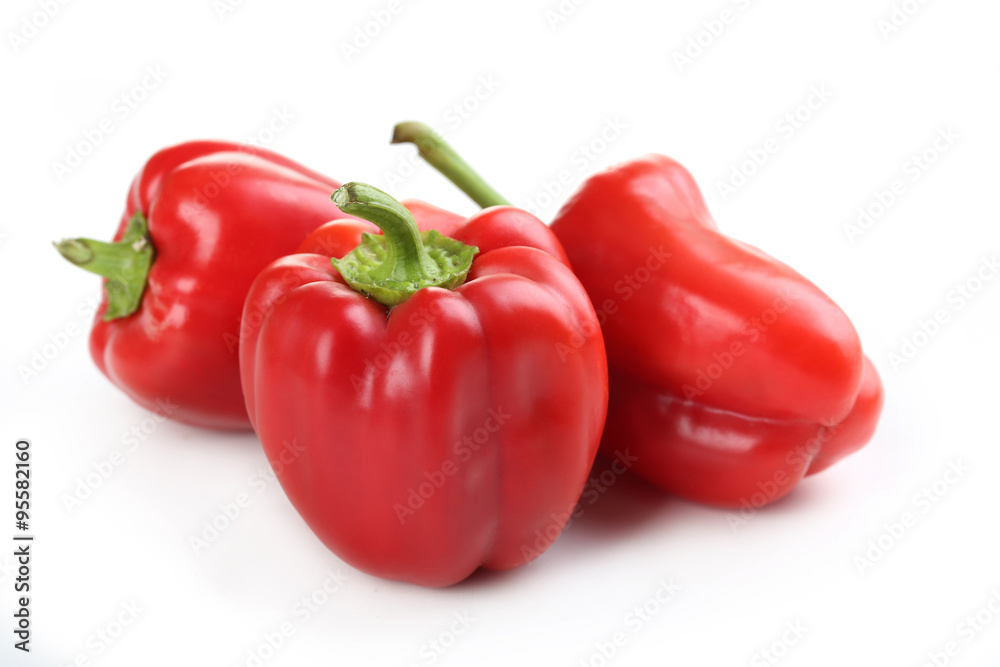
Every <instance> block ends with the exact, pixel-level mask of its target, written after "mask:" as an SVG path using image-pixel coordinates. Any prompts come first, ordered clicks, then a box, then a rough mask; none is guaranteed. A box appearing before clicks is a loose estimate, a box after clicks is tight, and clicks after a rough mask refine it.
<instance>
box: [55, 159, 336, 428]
mask: <svg viewBox="0 0 1000 667" xmlns="http://www.w3.org/2000/svg"><path fill="white" fill-rule="evenodd" d="M337 187H339V184H338V183H336V182H335V181H333V180H331V179H329V178H327V177H325V176H323V175H321V174H318V173H316V172H314V171H312V170H310V169H306V168H305V167H303V166H301V165H299V164H297V163H295V162H293V161H292V160H289V159H288V158H285V157H282V156H281V155H278V154H277V153H273V152H271V151H268V150H264V149H261V148H255V147H253V146H247V145H242V144H236V143H231V142H225V141H195V142H189V143H184V144H179V145H177V146H173V147H170V148H166V149H164V150H161V151H160V152H158V153H156V154H155V155H154V156H153V157H151V158H150V159H149V161H148V162H147V163H146V164H145V166H144V167H143V168H142V170H141V171H140V172H139V174H138V175H137V176H136V177H135V180H134V181H133V182H132V186H131V188H130V190H129V194H128V201H127V203H126V205H125V212H124V215H123V216H122V219H121V224H120V225H119V227H118V231H117V232H116V233H115V237H114V238H115V243H104V242H100V241H94V240H91V239H67V240H64V241H61V242H59V243H58V244H57V245H56V247H57V249H58V250H59V252H60V253H62V255H63V256H64V257H66V259H68V260H69V261H71V262H73V263H74V264H76V265H78V266H80V267H81V268H84V269H86V270H88V271H91V272H93V273H97V274H99V275H101V276H103V277H104V278H105V281H104V295H103V296H104V298H103V299H102V301H101V304H100V307H99V309H98V311H97V315H96V317H95V319H94V326H93V329H92V330H91V333H90V353H91V355H92V356H93V358H94V362H95V363H96V364H97V367H98V368H100V370H101V372H103V373H104V374H105V375H106V376H107V377H108V379H110V380H111V381H112V382H113V383H114V384H115V385H117V386H118V387H119V388H120V389H122V391H124V392H125V393H126V394H128V395H129V396H130V397H131V398H132V399H134V400H135V401H136V402H137V403H138V404H140V405H142V406H144V407H146V408H149V409H151V410H153V409H157V405H158V403H160V402H163V403H166V404H168V405H170V406H172V407H171V411H170V412H169V414H168V415H167V416H169V417H172V418H174V419H177V420H179V421H183V422H187V423H190V424H196V425H198V426H208V427H213V428H222V429H243V428H249V427H250V424H249V421H248V420H247V414H246V407H245V405H244V402H243V393H242V391H241V389H240V377H239V356H238V348H239V342H240V315H241V313H242V310H243V302H244V300H245V298H246V293H247V290H248V289H249V288H250V284H251V283H252V282H253V279H254V278H255V277H256V276H257V274H258V273H259V272H260V270H261V269H263V268H264V266H266V265H267V264H268V262H270V261H272V260H274V259H275V258H277V257H281V256H282V255H286V254H288V253H290V252H292V251H294V250H295V248H296V247H297V246H298V245H299V244H300V243H301V242H302V239H303V238H305V237H306V235H307V234H309V233H310V232H311V231H313V230H314V229H315V228H316V227H318V226H319V225H321V224H322V223H324V222H326V221H328V220H330V219H332V218H338V217H342V216H343V214H342V213H341V212H340V210H339V209H338V208H337V207H336V206H334V205H333V204H332V203H331V202H330V200H329V193H330V191H331V190H333V189H336V188H337Z"/></svg>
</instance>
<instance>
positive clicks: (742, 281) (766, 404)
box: [394, 123, 882, 507]
mask: <svg viewBox="0 0 1000 667" xmlns="http://www.w3.org/2000/svg"><path fill="white" fill-rule="evenodd" d="M394 141H412V142H414V143H417V145H418V147H419V148H420V152H421V154H422V155H423V156H424V157H425V158H426V159H428V161H430V162H431V163H432V164H434V166H436V167H438V168H439V170H441V171H442V172H443V173H444V174H445V175H446V176H448V177H449V178H451V179H452V180H453V181H454V182H455V183H456V185H458V186H459V187H461V188H462V189H463V190H465V191H466V192H467V193H468V194H469V195H470V196H471V197H472V198H473V199H474V200H475V201H476V202H477V203H479V204H480V205H482V206H491V205H495V204H501V203H504V200H503V198H502V197H499V196H498V195H493V194H490V192H492V191H489V192H487V191H484V189H483V185H482V184H481V183H479V182H478V178H477V177H476V175H475V174H474V172H469V171H468V170H466V169H464V168H463V167H461V166H460V167H458V168H456V167H455V164H454V158H453V157H451V153H452V151H451V149H450V147H448V146H447V145H446V144H444V142H442V141H441V140H440V139H438V138H435V137H434V135H433V132H432V131H431V130H429V128H426V126H421V125H419V124H414V123H403V124H400V125H399V126H397V131H396V137H395V139H394ZM442 156H444V158H442ZM552 230H553V231H554V232H555V233H556V235H557V236H558V237H559V240H560V241H561V242H562V244H563V247H564V248H565V250H566V254H567V255H568V256H569V258H570V262H571V264H572V266H573V270H574V271H575V272H576V274H577V276H578V277H579V278H580V282H581V283H582V284H583V285H584V287H585V288H586V289H587V293H588V294H589V296H590V298H591V300H592V302H593V304H594V306H595V308H596V311H597V313H598V316H599V318H600V320H601V323H602V330H603V333H604V337H605V343H606V346H607V351H608V366H609V373H610V377H611V385H610V398H609V406H608V420H607V425H606V427H605V431H604V436H603V440H602V445H601V451H602V452H603V453H604V454H606V455H609V456H613V455H614V453H615V452H616V451H620V450H622V449H624V448H628V449H630V451H631V453H632V454H633V455H634V456H635V457H636V461H635V463H634V464H633V466H632V467H631V469H632V470H633V471H634V472H636V473H637V474H639V475H640V476H642V477H644V478H646V479H648V480H650V481H652V482H653V483H655V484H657V485H659V486H660V487H662V488H664V489H666V490H668V491H671V492H673V493H676V494H678V495H681V496H683V497H686V498H690V499H692V500H697V501H699V502H704V503H709V504H714V505H721V506H729V507H759V506H761V505H764V504H766V503H769V502H772V501H774V500H776V499H778V498H780V497H782V496H784V495H785V494H787V493H788V492H789V491H791V490H792V489H793V488H794V487H795V486H796V485H797V484H798V483H799V481H800V480H801V479H802V477H803V476H804V475H809V474H814V473H816V472H819V471H820V470H823V469H825V468H826V467H828V466H830V465H831V464H833V463H835V462H836V461H837V460H839V459H840V458H842V457H844V456H846V455H847V454H849V453H851V452H853V451H855V450H856V449H858V448H860V447H861V446H862V445H864V444H865V443H866V442H867V441H868V440H869V439H870V438H871V436H872V434H873V433H874V430H875V426H876V424H877V422H878V417H879V414H880V412H881V408H882V385H881V382H880V380H879V377H878V373H877V372H876V371H875V368H874V366H873V365H872V364H871V362H870V361H869V360H868V359H867V358H866V357H865V356H864V354H863V353H862V350H861V342H860V340H859V339H858V335H857V332H856V331H855V329H854V327H853V326H852V324H851V322H850V320H849V319H848V318H847V316H846V315H845V314H844V312H843V311H842V310H841V309H840V308H838V307H837V305H836V304H834V303H833V301H832V300H830V298H829V297H827V296H826V295H825V294H824V293H823V292H822V291H820V290H819V288H817V287H816V286H815V285H813V284H812V283H811V282H809V281H808V280H806V279H805V278H804V277H802V276H801V275H800V274H799V273H797V272H795V271H794V270H792V269H791V268H789V267H788V266H786V265H785V264H782V263H781V262H778V261H777V260H775V259H773V258H771V257H769V256H767V255H766V254H764V253H763V252H761V251H759V250H757V249H756V248H753V247H751V246H749V245H746V244H744V243H741V242H739V241H736V240H733V239H731V238H729V237H726V236H724V235H723V234H721V233H720V232H719V231H718V229H717V228H716V225H715V222H714V221H713V220H712V217H711V216H710V215H709V213H708V210H707V209H706V207H705V202H704V200H703V199H702V196H701V193H700V192H699V190H698V187H697V185H696V184H695V182H694V180H693V179H692V178H691V175H690V174H689V173H688V172H687V171H686V170H685V169H684V168H683V167H682V166H681V165H680V164H678V163H677V162H675V161H673V160H671V159H669V158H667V157H663V156H660V155H651V156H648V157H645V158H641V159H638V160H634V161H632V162H627V163H625V164H622V165H619V166H617V167H615V168H612V169H610V170H608V171H605V172H603V173H600V174H597V175H595V176H592V177H591V178H589V179H588V180H587V181H586V182H585V183H584V185H583V186H582V187H581V188H580V190H579V191H578V192H577V193H576V194H575V195H574V196H573V197H572V198H571V199H570V201H569V202H568V203H567V204H566V205H565V206H564V207H563V209H562V210H561V211H559V213H558V215H557V216H556V218H555V220H554V221H553V222H552Z"/></svg>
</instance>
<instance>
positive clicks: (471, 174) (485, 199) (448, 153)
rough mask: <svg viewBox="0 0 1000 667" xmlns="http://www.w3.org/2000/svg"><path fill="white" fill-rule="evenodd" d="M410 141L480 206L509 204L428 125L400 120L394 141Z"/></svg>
mask: <svg viewBox="0 0 1000 667" xmlns="http://www.w3.org/2000/svg"><path fill="white" fill-rule="evenodd" d="M407 142H408V143H413V144H416V145H417V150H419V151H420V157H422V158H423V159H425V160H427V162H429V163H430V164H431V166H432V167H434V168H435V169H437V170H438V171H439V172H441V173H442V174H444V176H445V177H446V178H447V179H448V180H449V181H451V182H452V183H454V184H455V185H457V186H458V188H459V189H460V190H461V191H462V192H464V193H465V194H467V195H469V197H471V198H472V201H474V202H476V203H477V204H479V205H480V206H481V207H483V208H487V207H489V206H503V205H510V202H509V201H507V200H506V199H505V198H504V196H503V195H501V194H500V193H499V192H497V191H496V190H494V189H493V188H492V186H490V184H489V183H487V182H486V181H485V180H484V179H483V177H482V176H480V175H479V174H477V173H476V171H475V170H474V169H473V168H472V167H471V166H469V163H468V162H466V161H465V160H463V159H462V157H461V156H460V155H459V154H458V153H456V152H455V149H454V148H452V147H451V146H449V145H448V142H446V141H445V140H444V139H442V138H441V136H440V135H439V134H438V133H437V132H435V131H434V130H433V129H432V128H431V127H430V126H429V125H427V124H425V123H420V122H417V121H412V120H411V121H406V122H403V123H399V124H397V125H396V127H395V128H393V131H392V143H394V144H401V143H407Z"/></svg>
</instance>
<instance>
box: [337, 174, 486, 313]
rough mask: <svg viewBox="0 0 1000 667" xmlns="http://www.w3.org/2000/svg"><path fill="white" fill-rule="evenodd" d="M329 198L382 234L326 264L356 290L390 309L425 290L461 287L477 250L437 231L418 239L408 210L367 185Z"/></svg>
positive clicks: (365, 237) (370, 236)
mask: <svg viewBox="0 0 1000 667" xmlns="http://www.w3.org/2000/svg"><path fill="white" fill-rule="evenodd" d="M331 198H332V199H333V203H334V204H336V205H337V206H338V207H339V208H340V210H341V211H343V212H344V213H347V214H348V215H353V216H355V217H358V218H362V219H364V220H367V221H369V222H371V223H374V224H375V225H377V226H378V228H379V229H381V230H382V234H381V235H379V234H367V233H366V234H362V237H361V243H360V244H358V246H357V247H356V248H354V250H352V251H351V252H349V253H348V254H347V255H345V256H344V258H343V259H336V258H334V259H331V260H330V262H331V263H332V264H333V266H334V267H335V268H336V269H337V271H339V272H340V275H342V276H343V277H344V280H345V281H347V284H348V285H350V286H351V287H353V288H354V289H355V290H357V291H359V292H362V293H364V294H367V295H368V296H370V297H371V298H373V299H375V300H376V301H378V302H379V303H381V304H384V305H386V306H389V307H392V306H398V305H399V304H401V303H403V302H404V301H406V300H407V299H409V298H410V297H411V296H413V295H414V294H415V293H416V292H417V291H419V290H421V289H423V288H425V287H441V288H443V289H454V288H456V287H458V286H459V285H461V284H462V283H463V282H465V278H466V276H467V275H468V273H469V269H470V268H471V267H472V258H473V257H475V256H476V253H477V252H479V248H476V247H475V246H468V245H465V244H464V243H462V242H461V241H456V240H455V239H452V238H449V237H447V236H442V235H441V234H440V233H439V232H437V231H429V232H423V233H421V232H420V231H419V230H418V229H417V223H416V221H415V220H414V219H413V216H412V215H410V212H409V211H407V210H406V207H404V206H403V205H402V204H400V203H399V202H398V201H396V200H395V199H393V198H392V197H390V196H389V195H387V194H386V193H384V192H382V191H381V190H379V189H378V188H375V187H373V186H371V185H366V184H364V183H348V184H347V185H345V186H343V187H342V188H340V189H339V190H337V191H336V192H334V193H333V196H332V197H331Z"/></svg>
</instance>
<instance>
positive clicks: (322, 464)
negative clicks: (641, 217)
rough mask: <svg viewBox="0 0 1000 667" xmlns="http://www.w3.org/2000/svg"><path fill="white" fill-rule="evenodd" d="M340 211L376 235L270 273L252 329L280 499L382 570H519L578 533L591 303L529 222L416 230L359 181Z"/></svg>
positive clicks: (343, 235) (353, 228) (344, 238)
mask: <svg viewBox="0 0 1000 667" xmlns="http://www.w3.org/2000/svg"><path fill="white" fill-rule="evenodd" d="M334 201H336V202H337V203H338V204H339V205H340V206H341V208H342V209H343V210H344V211H345V212H346V213H349V214H351V215H354V216H358V217H361V218H364V219H366V220H370V221H371V222H374V223H375V224H376V225H378V227H375V225H372V224H369V223H368V222H364V221H358V220H344V221H337V222H334V223H330V224H328V225H325V226H323V227H322V228H321V229H320V230H318V231H317V232H315V233H314V234H313V235H311V236H310V238H309V239H308V240H307V242H306V244H305V246H304V248H303V249H304V250H313V251H320V252H322V254H315V253H314V254H298V255H292V256H289V257H285V258H282V259H280V260H278V261H276V262H274V263H273V264H271V265H270V266H269V267H268V268H267V269H265V270H264V271H263V272H262V273H261V274H260V276H259V277H258V278H257V280H256V281H255V283H254V285H253V287H252V288H251V290H250V294H249V295H248V297H247V302H246V308H245V310H244V315H243V319H244V325H245V328H246V329H247V337H246V339H245V340H244V342H243V345H242V347H241V349H240V362H241V367H242V377H243V388H244V394H245V396H246V402H247V410H248V412H249V414H250V418H251V420H252V421H253V423H254V427H255V428H256V430H257V434H258V435H259V436H260V439H261V442H262V443H263V445H264V450H265V452H266V454H267V457H268V460H269V461H270V463H271V465H272V467H273V469H274V470H275V473H276V475H277V477H278V479H279V481H280V483H281V485H282V487H283V488H284V490H285V492H286V493H287V494H288V497H289V499H290V500H291V502H292V504H293V505H294V506H295V508H296V509H297V510H298V511H299V513H300V514H301V515H302V517H303V518H304V519H305V521H306V523H307V524H308V525H309V526H310V528H312V530H313V531H314V532H315V533H316V535H317V536H318V537H319V538H320V539H321V540H322V541H323V542H324V543H325V544H326V545H327V546H328V547H329V548H330V549H331V550H333V551H334V552H335V553H337V554H338V555H339V556H340V557H341V558H343V559H344V560H345V561H347V562H348V563H350V564H352V565H354V566H355V567H357V568H359V569H361V570H364V571H366V572H369V573H371V574H375V575H378V576H381V577H385V578H389V579H398V580H403V581H408V582H412V583H417V584H422V585H427V586H445V585H449V584H453V583H456V582H458V581H461V580H462V579H464V578H466V577H467V576H468V575H469V574H471V573H472V572H473V571H474V570H476V569H477V568H478V567H480V566H484V567H487V568H490V569H508V568H513V567H516V566H519V565H523V564H524V563H526V562H527V561H529V560H531V559H533V558H534V557H536V556H538V555H539V554H540V553H541V552H542V551H544V550H545V549H546V548H547V547H548V546H549V544H551V542H552V541H553V540H554V539H555V538H556V537H557V536H558V534H559V532H560V531H561V529H562V527H563V526H564V525H565V523H566V522H567V521H568V520H569V516H570V513H571V512H572V511H573V506H574V504H575V503H576V501H577V498H578V497H579V495H580V493H581V491H582V489H583V486H584V483H585V482H586V478H587V474H588V472H589V470H590V467H591V464H592V463H593V459H594V456H595V455H596V452H597V447H598V443H599V440H600V435H601V431H602V427H603V425H604V418H605V411H606V407H607V360H606V356H605V352H604V345H603V341H602V339H601V335H600V327H599V325H598V323H597V316H596V314H595V313H594V309H593V307H592V306H591V304H590V301H589V300H588V299H587V295H586V292H585V291H584V290H583V287H582V286H581V285H580V283H579V282H578V281H577V280H576V278H575V277H574V276H573V273H572V271H571V270H570V269H569V267H568V265H567V262H566V259H565V255H564V254H563V252H562V250H561V248H560V246H559V243H558V241H557V240H556V239H555V237H554V235H553V234H552V232H551V230H549V229H548V228H547V227H546V226H545V225H544V224H543V223H542V222H541V221H539V220H538V219H537V218H535V217H534V216H531V215H530V214H528V213H525V212H523V211H519V210H517V209H513V208H511V207H497V208H493V209H490V210H487V211H483V212H481V213H479V214H478V215H476V216H474V217H473V218H471V219H470V220H468V221H467V222H464V223H463V224H461V225H458V224H456V222H457V221H456V219H455V216H454V215H452V214H449V213H446V212H443V211H440V209H433V208H432V207H428V206H426V205H416V206H414V207H413V211H414V213H415V214H416V216H418V218H422V220H418V221H414V219H413V217H411V215H410V213H409V212H408V211H407V209H406V208H404V207H402V206H401V205H400V204H399V203H398V202H396V201H395V200H393V199H392V198H391V197H389V196H388V195H386V194H385V193H383V192H381V191H378V190H376V189H375V188H372V187H371V186H365V185H363V184H348V185H346V186H344V187H343V188H341V189H340V190H338V191H337V192H336V193H334ZM418 222H419V226H420V227H422V228H424V229H428V228H431V227H434V226H438V227H440V228H444V229H449V230H450V232H451V237H447V236H444V235H442V234H440V233H439V232H438V231H436V230H435V231H428V232H425V233H423V234H420V233H419V232H418ZM378 228H381V229H382V230H384V235H381V234H378V233H377V232H378ZM331 257H333V260H332V261H331ZM473 257H474V259H473ZM466 272H467V274H466Z"/></svg>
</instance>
